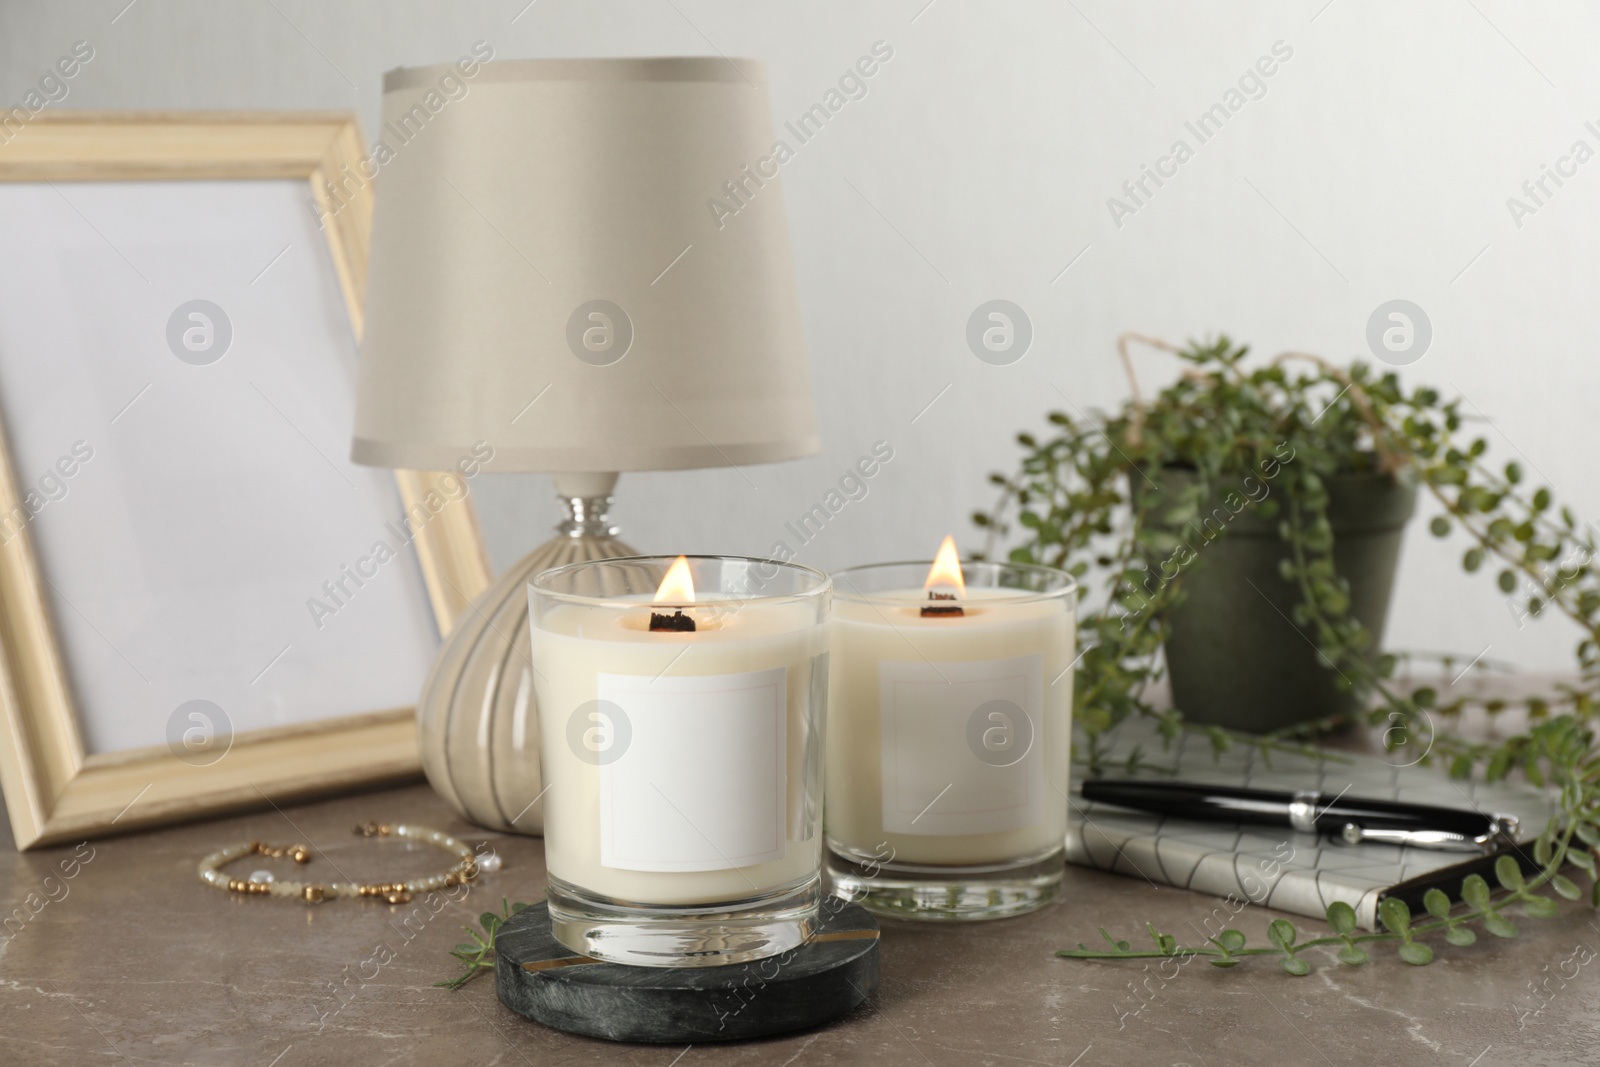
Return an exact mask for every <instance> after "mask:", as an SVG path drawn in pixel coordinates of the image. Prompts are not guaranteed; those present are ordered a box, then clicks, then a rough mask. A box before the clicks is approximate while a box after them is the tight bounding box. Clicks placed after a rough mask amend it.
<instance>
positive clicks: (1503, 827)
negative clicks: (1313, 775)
mask: <svg viewBox="0 0 1600 1067" xmlns="http://www.w3.org/2000/svg"><path fill="white" fill-rule="evenodd" d="M1520 825H1521V821H1520V820H1519V819H1518V818H1517V817H1516V816H1515V815H1508V814H1505V813H1503V812H1495V813H1494V814H1493V815H1491V816H1490V817H1489V829H1488V830H1486V831H1485V832H1484V833H1482V834H1480V835H1478V836H1477V837H1465V836H1463V835H1462V834H1458V833H1453V832H1451V831H1449V830H1383V829H1372V828H1369V827H1365V826H1359V825H1357V824H1356V823H1353V822H1347V823H1345V824H1344V829H1343V830H1341V831H1339V840H1341V841H1343V842H1344V843H1345V844H1347V845H1359V844H1361V843H1362V842H1364V841H1375V842H1379V843H1382V844H1386V845H1410V846H1412V847H1413V848H1431V849H1441V850H1446V851H1460V852H1493V851H1494V850H1495V849H1496V848H1498V847H1499V846H1500V845H1502V844H1509V845H1514V844H1516V843H1517V829H1518V827H1519V826H1520Z"/></svg>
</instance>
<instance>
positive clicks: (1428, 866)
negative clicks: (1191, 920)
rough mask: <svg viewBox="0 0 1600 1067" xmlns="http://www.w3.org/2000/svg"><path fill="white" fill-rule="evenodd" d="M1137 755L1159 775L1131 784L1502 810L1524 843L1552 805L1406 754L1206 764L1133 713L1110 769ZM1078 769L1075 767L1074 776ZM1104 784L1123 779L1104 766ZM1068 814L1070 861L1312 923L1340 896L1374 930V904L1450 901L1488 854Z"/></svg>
mask: <svg viewBox="0 0 1600 1067" xmlns="http://www.w3.org/2000/svg"><path fill="white" fill-rule="evenodd" d="M1135 748H1137V749H1138V750H1139V752H1140V760H1141V762H1142V763H1144V764H1146V765H1149V766H1150V767H1151V768H1162V770H1155V769H1146V770H1141V771H1140V772H1139V774H1138V775H1137V777H1149V778H1153V779H1158V780H1159V779H1169V780H1177V781H1188V782H1205V783H1210V784H1218V785H1233V786H1248V787H1251V788H1254V789H1279V790H1289V791H1292V790H1297V789H1316V790H1318V791H1320V792H1322V793H1323V794H1325V795H1327V796H1330V797H1331V796H1335V795H1337V794H1339V793H1341V792H1343V791H1345V790H1348V792H1349V795H1350V796H1355V797H1368V798H1373V799H1384V800H1402V801H1411V802H1414V803H1418V804H1433V805H1438V806H1440V807H1453V808H1472V807H1477V808H1479V809H1481V810H1483V811H1485V812H1508V813H1510V814H1513V815H1516V816H1517V817H1518V818H1520V819H1521V820H1522V833H1521V836H1522V838H1523V840H1525V841H1531V840H1532V838H1533V837H1534V836H1536V835H1537V834H1538V833H1539V831H1540V830H1542V829H1543V828H1544V825H1545V823H1546V822H1547V821H1548V819H1549V818H1550V814H1551V812H1552V811H1553V810H1554V809H1553V804H1552V803H1551V802H1550V801H1549V800H1548V799H1547V798H1546V797H1545V795H1544V794H1543V793H1542V792H1541V791H1539V790H1537V789H1535V788H1533V787H1532V786H1528V785H1524V784H1520V783H1508V782H1497V783H1494V784H1487V783H1484V782H1482V781H1465V782H1462V781H1454V780H1452V779H1450V778H1449V777H1448V776H1447V775H1446V774H1445V772H1444V771H1443V769H1441V768H1434V767H1421V766H1411V767H1407V766H1401V765H1398V761H1400V760H1401V759H1403V758H1404V757H1402V756H1401V755H1399V754H1396V755H1395V757H1394V759H1395V760H1396V761H1397V763H1393V764H1392V763H1388V762H1386V761H1385V760H1384V759H1383V758H1380V757H1374V756H1357V755H1343V754H1333V753H1330V754H1329V755H1328V756H1327V757H1322V758H1317V759H1310V758H1307V757H1303V756H1290V755H1277V754H1274V755H1273V756H1272V757H1271V759H1270V761H1266V760H1263V759H1262V758H1261V756H1260V754H1259V753H1258V752H1256V751H1255V750H1253V749H1242V748H1237V747H1235V748H1232V749H1229V750H1228V751H1226V752H1224V753H1222V755H1221V756H1220V757H1214V756H1213V754H1212V749H1211V745H1210V742H1209V741H1208V740H1207V739H1206V738H1205V737H1203V736H1200V735H1196V734H1189V733H1185V734H1182V735H1180V736H1179V737H1178V738H1176V739H1175V740H1174V741H1173V742H1172V744H1171V746H1170V747H1167V748H1163V747H1162V742H1161V738H1160V737H1159V736H1158V735H1157V734H1156V733H1155V726H1154V723H1153V722H1151V721H1149V720H1146V719H1142V718H1141V719H1132V720H1129V721H1128V722H1126V723H1124V724H1123V725H1122V726H1120V727H1119V728H1118V730H1117V733H1116V735H1115V737H1114V739H1113V742H1112V746H1111V755H1112V758H1111V761H1110V765H1111V766H1116V764H1117V761H1119V760H1120V761H1126V760H1127V758H1128V756H1129V754H1130V753H1131V752H1133V750H1134V749H1135ZM1080 773H1081V768H1076V767H1075V768H1074V774H1075V775H1076V774H1080ZM1109 777H1117V778H1122V777H1127V775H1126V774H1125V773H1124V772H1122V771H1113V772H1111V774H1110V775H1109ZM1071 809H1072V810H1071V813H1070V819H1069V822H1068V826H1067V862H1068V863H1074V864H1078V865H1079V866H1083V867H1095V868H1098V869H1100V870H1104V871H1114V872H1116V873H1117V874H1125V875H1128V876H1130V877H1133V878H1144V879H1146V880H1147V881H1150V882H1153V883H1157V884H1165V885H1171V886H1178V887H1180V888H1183V889H1192V890H1194V891H1195V892H1198V893H1210V894H1213V895H1215V896H1219V897H1225V898H1231V899H1230V901H1229V902H1228V903H1229V905H1230V906H1231V905H1232V904H1233V903H1234V902H1240V901H1248V902H1250V903H1253V904H1260V905H1263V906H1265V907H1269V908H1277V909H1279V910H1281V911H1287V912H1292V913H1294V914H1296V915H1308V916H1312V917H1315V918H1319V919H1320V918H1322V917H1323V916H1324V915H1325V914H1326V911H1327V907H1328V905H1329V904H1331V903H1332V902H1334V901H1335V900H1342V901H1344V902H1345V903H1347V904H1349V905H1350V906H1351V907H1352V908H1354V909H1355V912H1356V918H1357V921H1358V922H1359V923H1360V925H1361V926H1362V928H1363V929H1367V930H1372V929H1374V928H1375V926H1376V923H1377V911H1378V902H1379V901H1380V900H1381V899H1382V898H1384V897H1385V896H1389V895H1391V894H1392V895H1396V896H1400V897H1401V898H1402V899H1405V900H1406V901H1407V902H1408V903H1410V904H1411V905H1412V910H1413V911H1418V910H1420V900H1421V896H1422V893H1423V892H1425V891H1426V890H1427V889H1428V888H1429V887H1431V886H1434V885H1437V886H1439V887H1440V888H1442V889H1444V890H1445V891H1446V892H1448V893H1450V894H1451V896H1452V897H1456V896H1457V895H1458V889H1459V886H1460V882H1461V879H1462V878H1464V877H1466V875H1468V874H1469V873H1472V872H1473V871H1478V872H1479V873H1485V872H1487V871H1488V869H1489V867H1490V866H1491V865H1492V862H1493V857H1488V858H1487V859H1486V858H1484V857H1482V856H1478V855H1477V854H1474V853H1464V852H1440V851H1434V850H1428V849H1419V848H1407V847H1402V846H1398V845H1383V844H1373V843H1364V844H1361V845H1345V844H1342V843H1338V842H1335V841H1332V840H1329V839H1327V838H1323V837H1319V836H1317V835H1313V834H1302V833H1297V832H1295V831H1294V830H1291V829H1289V828H1288V827H1283V828H1282V829H1279V828H1277V827H1272V826H1240V825H1234V824H1227V823H1216V822H1193V821H1189V820H1184V819H1175V818H1172V817H1170V816H1161V815H1152V814H1148V813H1145V812H1138V811H1130V810H1128V809H1127V808H1117V807H1112V806H1110V805H1106V804H1096V803H1092V802H1089V801H1085V800H1084V799H1083V798H1082V796H1081V795H1079V794H1078V793H1076V792H1075V793H1074V794H1073V797H1072V805H1071ZM1517 851H1519V852H1520V851H1521V850H1520V849H1519V850H1517ZM1523 860H1524V863H1525V864H1527V863H1528V862H1530V861H1529V860H1528V859H1527V858H1526V857H1523ZM1490 884H1493V877H1492V876H1490ZM1239 907H1243V904H1239ZM1232 910H1233V911H1235V912H1236V911H1237V910H1238V908H1232Z"/></svg>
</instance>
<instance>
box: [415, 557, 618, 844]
mask: <svg viewBox="0 0 1600 1067" xmlns="http://www.w3.org/2000/svg"><path fill="white" fill-rule="evenodd" d="M632 555H637V553H636V552H634V550H633V549H631V548H629V547H628V546H627V545H626V544H624V543H623V542H621V541H619V540H617V539H616V538H615V537H613V536H610V535H609V534H598V535H591V534H582V535H578V536H572V535H567V534H562V535H561V536H558V537H555V538H552V539H551V540H549V541H546V542H545V543H544V544H542V545H540V546H539V547H538V548H536V549H534V550H533V551H532V552H531V553H529V554H528V555H527V556H524V557H523V558H522V559H521V560H519V561H518V562H517V563H516V565H514V566H513V567H512V568H511V569H510V570H508V571H506V573H504V574H502V575H501V576H500V577H499V578H498V579H497V580H496V581H495V583H494V584H493V585H491V586H490V587H489V588H488V589H486V590H485V591H484V592H483V595H481V596H480V597H478V599H477V600H476V601H474V602H473V604H472V607H471V608H470V609H468V610H467V612H466V613H465V614H464V615H462V617H461V619H460V621H459V622H458V624H457V626H456V629H455V630H454V631H453V632H452V633H451V634H450V636H449V638H447V639H446V641H445V644H444V647H443V648H442V649H440V651H439V657H438V658H437V659H436V660H435V661H434V664H433V670H432V671H431V672H429V674H428V680H427V682H426V683H424V685H423V689H422V697H421V699H420V700H419V701H418V703H417V726H418V729H419V732H420V734H421V743H422V767H423V770H424V771H425V772H426V773H427V775H428V781H429V782H430V783H431V784H432V785H433V788H434V789H435V790H437V791H438V793H439V795H440V796H442V797H444V799H445V800H446V801H447V802H448V803H449V804H450V806H451V807H453V808H455V809H456V811H458V812H460V813H461V814H462V815H463V816H465V817H466V818H467V819H470V820H471V821H472V822H475V823H477V824H478V825H479V826H483V827H487V828H489V829H493V830H508V831H511V832H514V833H521V834H541V833H543V832H544V811H543V805H541V804H540V803H538V797H539V795H540V790H541V789H543V788H544V787H543V785H542V784H541V783H540V780H539V717H538V711H537V708H536V707H535V705H534V698H533V668H532V660H531V658H530V655H531V654H530V651H529V646H528V590H527V585H528V579H529V578H531V577H532V576H533V575H535V574H538V573H539V572H540V571H542V570H546V569H547V568H550V567H559V566H562V565H563V564H567V563H579V562H582V561H584V560H591V559H610V558H612V557H616V556H632Z"/></svg>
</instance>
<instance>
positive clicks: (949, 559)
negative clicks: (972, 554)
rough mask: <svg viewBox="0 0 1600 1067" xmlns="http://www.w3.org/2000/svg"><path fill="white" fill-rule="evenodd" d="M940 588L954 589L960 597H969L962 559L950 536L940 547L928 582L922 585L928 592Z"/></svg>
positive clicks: (929, 569) (929, 572)
mask: <svg viewBox="0 0 1600 1067" xmlns="http://www.w3.org/2000/svg"><path fill="white" fill-rule="evenodd" d="M939 586H943V587H944V588H947V589H954V590H955V591H956V596H958V597H964V596H966V595H967V583H966V580H965V579H963V578H962V577H961V557H960V556H959V555H958V554H957V553H956V539H955V538H954V537H950V536H949V535H946V536H945V539H944V542H943V543H942V544H940V545H939V554H938V555H937V556H935V557H934V558H933V566H932V567H929V568H928V580H927V581H926V582H923V583H922V588H923V589H928V590H931V589H934V588H936V587H939Z"/></svg>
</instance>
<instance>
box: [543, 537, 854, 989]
mask: <svg viewBox="0 0 1600 1067" xmlns="http://www.w3.org/2000/svg"><path fill="white" fill-rule="evenodd" d="M685 578H687V579H689V581H688V582H686V581H685ZM690 583H692V585H691V584H690ZM528 589H529V609H530V623H531V626H530V636H531V646H532V656H533V678H534V683H533V684H534V690H535V695H536V696H537V703H538V709H539V712H538V714H539V762H540V770H541V773H542V774H543V780H544V783H545V790H546V791H545V794H544V813H545V814H544V842H545V861H546V865H547V867H548V871H549V885H550V888H549V904H550V919H551V922H552V924H553V926H554V934H555V937H556V939H557V940H558V941H560V942H561V943H562V944H564V945H566V946H567V947H568V948H570V949H572V950H573V951H574V952H577V953H581V954H582V955H585V956H593V957H596V958H598V959H604V960H611V961H614V962H617V963H627V964H633V965H636V966H646V967H706V966H716V965H720V964H733V963H743V962H747V961H750V960H755V959H761V958H763V957H766V956H771V955H776V954H778V953H781V952H786V951H788V950H789V949H791V948H794V947H796V946H797V945H800V944H802V943H803V942H805V941H806V940H807V939H808V938H809V937H810V936H811V933H812V929H813V925H814V923H815V919H816V913H817V905H818V903H819V901H820V894H821V840H822V835H821V814H822V760H823V731H824V725H825V722H826V708H827V694H828V656H827V647H828V646H827V640H828V639H827V624H828V617H829V610H830V601H831V584H830V582H829V580H828V577H827V575H825V574H822V573H821V572H819V571H814V570H812V569H810V568H808V567H801V566H796V565H794V564H788V563H780V562H778V561H776V560H763V559H745V558H739V557H729V556H690V557H677V558H676V559H674V558H673V557H646V556H640V557H632V558H625V559H609V560H598V561H593V562H585V563H576V564H572V565H570V566H566V567H558V568H556V569H554V570H548V571H544V572H543V573H541V574H539V575H537V576H536V577H535V578H533V579H532V580H531V581H530V582H529V584H528Z"/></svg>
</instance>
